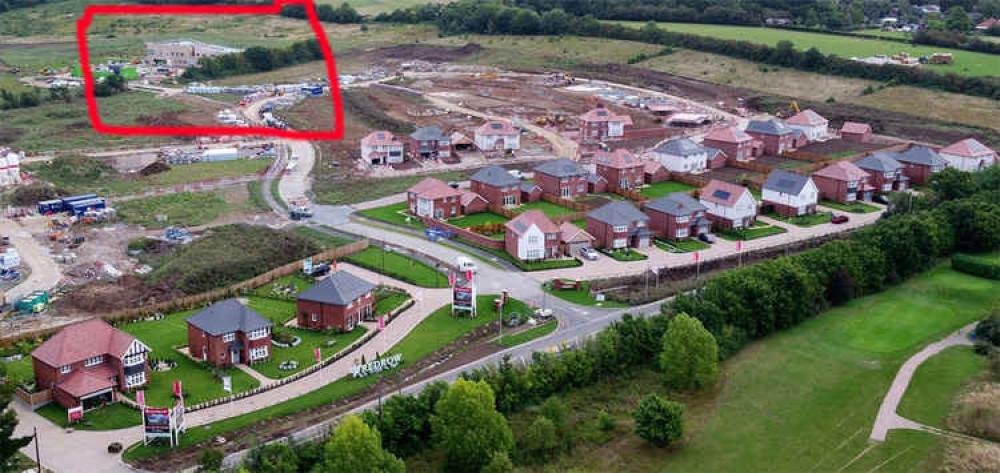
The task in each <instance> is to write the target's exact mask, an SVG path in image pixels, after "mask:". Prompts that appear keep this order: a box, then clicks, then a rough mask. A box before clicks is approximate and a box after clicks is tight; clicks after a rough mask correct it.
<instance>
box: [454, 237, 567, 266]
mask: <svg viewBox="0 0 1000 473" xmlns="http://www.w3.org/2000/svg"><path fill="white" fill-rule="evenodd" d="M458 241H461V242H462V243H464V244H466V245H468V246H471V247H473V248H478V249H479V250H482V251H485V252H487V253H489V254H491V255H493V256H496V257H497V258H499V259H502V260H504V261H507V262H508V263H511V264H513V265H514V266H517V267H518V268H519V269H520V270H521V271H545V270H547V269H562V268H575V267H577V266H582V265H583V262H582V261H580V260H579V259H578V258H559V259H547V260H542V261H521V260H519V259H517V258H515V257H513V256H511V255H510V254H509V253H507V252H506V251H504V250H500V249H496V248H487V247H485V246H482V245H480V244H478V243H476V242H473V241H469V240H465V239H462V238H458Z"/></svg>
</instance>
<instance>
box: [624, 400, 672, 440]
mask: <svg viewBox="0 0 1000 473" xmlns="http://www.w3.org/2000/svg"><path fill="white" fill-rule="evenodd" d="M632 416H633V417H634V418H635V433H636V435H638V436H639V437H642V438H643V439H645V440H646V441H647V442H649V443H652V444H653V445H656V446H660V447H662V446H665V445H668V444H670V443H671V442H674V441H677V440H680V439H681V437H683V436H684V405H683V404H679V403H676V402H673V401H668V400H666V399H663V398H662V397H660V396H657V395H655V394H650V395H648V396H646V397H645V398H643V399H642V401H641V402H640V403H639V408H638V409H636V411H635V413H633V414H632Z"/></svg>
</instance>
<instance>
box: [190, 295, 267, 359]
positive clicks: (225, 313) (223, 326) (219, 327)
mask: <svg viewBox="0 0 1000 473" xmlns="http://www.w3.org/2000/svg"><path fill="white" fill-rule="evenodd" d="M187 325H188V350H189V353H190V354H191V356H192V357H194V358H197V359H199V360H204V361H206V362H207V363H209V364H211V365H215V366H230V365H238V364H240V363H245V364H252V363H256V362H259V361H265V360H267V359H268V358H270V357H271V325H272V324H271V321H270V320H267V319H265V318H264V317H263V316H261V315H260V314H258V313H257V312H255V311H254V310H253V309H251V308H249V307H247V306H245V305H243V304H242V303H241V302H240V301H238V300H236V299H226V300H224V301H220V302H216V303H214V304H212V305H210V306H208V307H206V308H205V309H203V310H202V311H201V312H198V313H197V314H195V315H192V316H191V317H188V318H187Z"/></svg>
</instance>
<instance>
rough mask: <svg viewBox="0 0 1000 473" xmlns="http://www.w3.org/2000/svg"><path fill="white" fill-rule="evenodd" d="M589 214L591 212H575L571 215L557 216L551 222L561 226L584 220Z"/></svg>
mask: <svg viewBox="0 0 1000 473" xmlns="http://www.w3.org/2000/svg"><path fill="white" fill-rule="evenodd" d="M588 213H590V212H573V213H571V214H563V215H557V216H555V217H552V218H551V219H550V220H552V223H555V224H557V225H559V224H563V223H566V222H572V221H574V220H583V219H585V218H587V214H588Z"/></svg>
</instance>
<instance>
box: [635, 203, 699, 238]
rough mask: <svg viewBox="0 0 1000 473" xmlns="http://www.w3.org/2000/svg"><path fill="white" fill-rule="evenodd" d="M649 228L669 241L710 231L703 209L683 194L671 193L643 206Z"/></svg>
mask: <svg viewBox="0 0 1000 473" xmlns="http://www.w3.org/2000/svg"><path fill="white" fill-rule="evenodd" d="M643 210H644V211H645V212H646V215H648V216H649V228H650V229H652V230H653V231H654V232H657V233H659V234H660V236H662V237H663V238H666V239H669V240H686V239H688V238H694V237H696V236H698V235H701V234H702V233H708V232H709V231H711V229H712V222H711V221H710V220H709V219H708V218H707V217H706V216H705V211H706V210H708V207H705V206H704V205H703V204H702V203H701V202H698V201H697V200H695V199H694V198H693V197H691V196H690V195H687V193H684V192H672V193H670V194H667V195H665V196H663V197H660V198H659V199H656V200H654V201H651V202H646V205H645V206H643Z"/></svg>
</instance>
